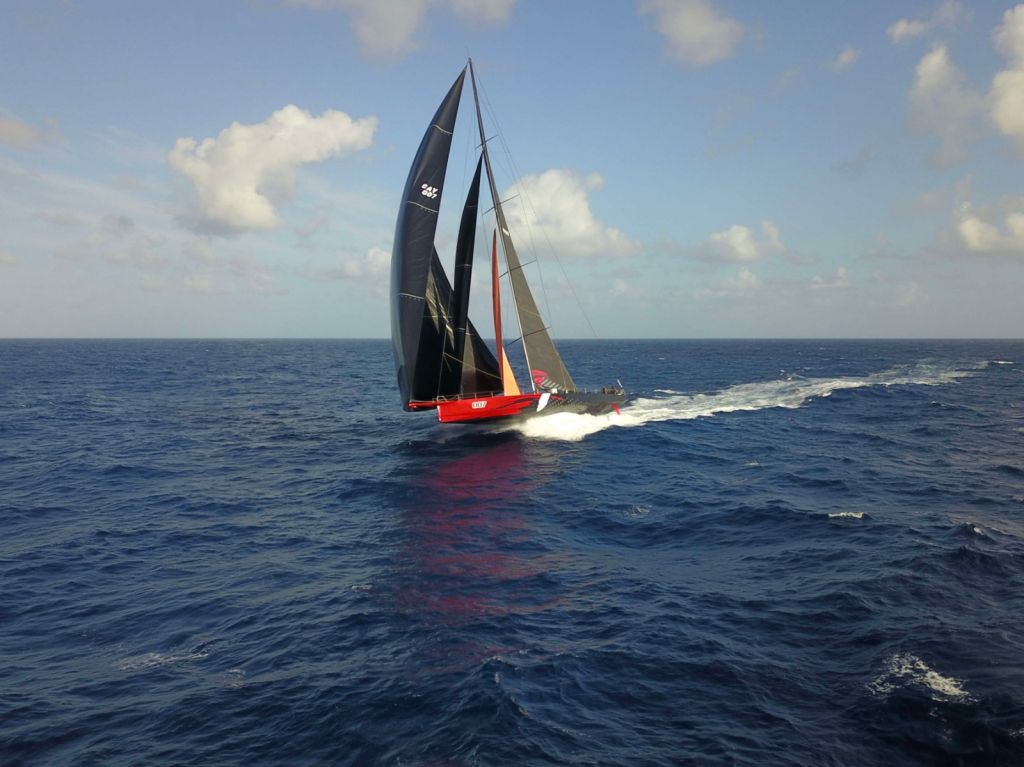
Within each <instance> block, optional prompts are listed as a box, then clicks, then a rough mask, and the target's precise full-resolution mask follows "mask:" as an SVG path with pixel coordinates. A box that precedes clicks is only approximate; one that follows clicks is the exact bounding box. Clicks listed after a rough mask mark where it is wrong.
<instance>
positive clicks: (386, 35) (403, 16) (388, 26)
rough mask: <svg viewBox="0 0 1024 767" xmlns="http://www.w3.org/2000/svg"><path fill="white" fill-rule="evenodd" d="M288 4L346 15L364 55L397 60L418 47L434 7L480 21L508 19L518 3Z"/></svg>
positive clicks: (335, 0)
mask: <svg viewBox="0 0 1024 767" xmlns="http://www.w3.org/2000/svg"><path fill="white" fill-rule="evenodd" d="M286 2H287V4H288V5H291V6H295V7H304V8H312V9H315V10H336V11H342V12H344V13H346V14H347V15H348V17H349V19H350V21H351V24H352V30H353V32H355V35H356V39H358V40H359V43H360V45H361V46H362V48H363V52H364V53H366V54H367V55H370V56H375V57H379V58H393V57H396V56H400V55H401V54H403V53H407V52H409V51H410V50H413V49H415V48H416V40H415V38H416V33H417V32H418V31H419V29H420V27H421V26H422V25H423V19H424V18H425V17H426V14H427V11H428V10H429V9H431V8H447V9H448V10H450V11H452V12H453V13H455V14H456V15H457V16H459V17H461V18H464V19H467V20H471V21H479V22H489V23H501V22H504V21H507V20H508V17H509V15H510V14H511V12H512V7H513V6H514V5H515V3H516V0H286Z"/></svg>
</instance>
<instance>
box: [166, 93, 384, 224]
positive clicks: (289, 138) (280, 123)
mask: <svg viewBox="0 0 1024 767" xmlns="http://www.w3.org/2000/svg"><path fill="white" fill-rule="evenodd" d="M376 128H377V118H376V117H365V118H363V119H361V120H353V119H352V118H351V117H349V116H348V115H347V114H345V113H344V112H338V111H335V110H327V111H326V112H324V113H323V114H322V115H321V116H319V117H313V116H312V115H311V114H310V113H309V112H307V111H305V110H303V109H299V108H298V107H297V106H293V105H288V106H286V107H284V108H283V109H279V110H278V111H276V112H274V113H273V114H272V115H271V116H270V117H269V118H267V119H266V120H265V121H264V122H261V123H257V124H255V125H242V124H241V123H237V122H236V123H232V124H231V126H230V127H228V128H225V129H224V130H222V131H221V132H220V133H219V134H218V135H217V137H216V138H207V139H203V141H201V142H198V143H197V142H196V140H195V139H193V138H180V139H178V140H177V142H175V144H174V148H173V149H172V150H171V152H170V154H169V155H168V158H167V159H168V162H169V163H170V166H171V167H172V168H173V169H174V170H176V171H178V172H179V173H181V174H182V175H183V176H184V177H185V178H186V179H188V181H189V182H191V185H192V189H193V191H194V193H195V202H196V209H195V211H194V214H195V218H196V219H197V221H198V223H199V225H200V228H203V227H205V228H209V229H213V230H218V229H219V230H236V231H237V230H245V229H271V228H273V227H275V226H277V224H278V215H277V209H276V203H278V202H281V201H283V200H285V199H287V198H288V197H289V196H290V195H291V192H292V190H293V188H294V185H295V171H296V168H298V166H299V165H302V164H304V163H313V162H321V161H323V160H327V159H329V158H332V157H339V156H342V155H345V154H348V153H351V152H357V151H360V150H363V149H366V148H367V147H369V146H370V144H371V142H372V141H373V134H374V131H375V130H376Z"/></svg>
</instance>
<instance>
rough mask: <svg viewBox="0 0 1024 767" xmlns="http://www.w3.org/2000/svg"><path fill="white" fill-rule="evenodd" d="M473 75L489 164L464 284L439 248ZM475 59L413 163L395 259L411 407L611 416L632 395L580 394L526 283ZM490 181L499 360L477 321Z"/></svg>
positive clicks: (502, 415) (461, 264)
mask: <svg viewBox="0 0 1024 767" xmlns="http://www.w3.org/2000/svg"><path fill="white" fill-rule="evenodd" d="M467 71H468V72H469V76H470V82H471V84H472V91H473V103H474V106H475V108H476V124H477V128H478V130H479V133H480V158H479V160H478V161H477V164H476V172H475V173H474V175H473V180H472V183H470V185H469V190H468V193H467V196H466V200H465V203H464V205H463V208H462V218H461V221H460V225H459V234H458V239H457V241H456V245H455V268H454V276H455V279H454V284H453V282H452V281H450V280H449V279H448V275H447V274H446V273H445V270H444V267H443V266H442V264H441V259H440V257H439V256H438V253H437V248H436V246H435V244H434V235H435V232H436V230H437V219H438V213H439V211H440V209H441V199H442V196H443V194H444V189H445V172H446V171H447V167H448V156H449V154H450V152H451V144H452V134H453V132H454V130H455V118H456V116H457V114H458V110H459V102H460V101H461V98H462V87H463V83H464V81H465V79H466V72H467ZM487 144H488V139H487V137H486V136H485V134H484V125H483V118H482V115H481V111H480V98H479V95H478V92H477V83H476V74H475V72H474V71H473V60H472V59H470V60H469V62H468V63H467V65H466V66H465V67H464V68H463V70H462V72H461V73H460V74H459V76H458V77H457V78H456V80H455V82H454V83H453V84H452V86H451V88H450V89H449V90H448V93H447V95H446V96H445V97H444V100H443V101H442V102H441V105H440V106H439V107H438V108H437V112H436V113H435V114H434V118H433V119H432V120H431V121H430V125H429V126H428V127H427V131H426V133H425V134H424V136H423V140H422V141H421V142H420V146H419V150H418V151H417V152H416V157H415V159H414V160H413V163H412V168H411V169H410V170H409V177H408V179H407V180H406V182H405V191H404V194H403V197H402V203H401V207H400V208H399V210H398V221H397V223H396V224H395V240H394V249H393V251H392V256H391V342H392V346H393V349H394V354H395V370H396V373H397V376H398V389H399V392H400V394H401V398H402V407H403V408H404V409H405V410H409V411H418V410H436V411H437V417H438V420H439V421H441V422H442V423H453V422H464V421H485V420H493V419H510V418H511V419H515V418H529V417H534V416H538V415H549V414H552V413H559V412H571V413H589V414H603V413H610V412H612V411H618V409H619V405H621V404H622V403H623V402H625V400H626V393H625V391H623V389H622V386H621V385H618V384H616V385H615V386H605V387H602V388H600V389H597V390H595V391H588V390H586V389H580V388H578V387H577V386H576V383H575V382H574V381H573V378H572V376H571V375H570V374H569V370H568V368H567V367H566V366H565V362H564V361H563V360H562V357H561V355H559V353H558V350H557V349H556V348H555V344H554V342H553V341H552V339H551V335H550V333H549V332H548V326H547V325H546V324H545V322H544V319H543V317H541V314H540V311H539V309H538V308H537V302H536V301H535V300H534V297H533V293H532V292H531V290H530V285H529V283H528V282H527V281H526V275H525V274H524V272H523V265H522V263H521V262H520V259H519V254H518V252H517V250H516V247H515V244H514V242H513V239H512V234H511V232H510V231H509V225H508V221H507V219H506V217H505V212H504V209H503V207H502V200H501V198H500V197H499V196H498V191H497V186H496V184H495V181H494V172H493V170H492V168H491V158H490V153H489V151H488V146H487ZM481 172H483V175H484V176H486V180H487V187H488V190H489V192H490V197H491V201H492V204H493V205H492V209H493V212H494V218H495V223H496V229H495V231H494V232H493V234H492V237H491V254H490V255H491V258H490V261H491V263H490V267H491V304H492V307H493V315H494V334H495V351H494V352H492V351H491V349H490V348H489V347H488V345H487V344H486V343H485V342H484V340H483V338H481V336H480V334H479V332H478V331H477V329H476V326H475V325H474V324H473V322H472V321H471V320H470V319H469V294H470V282H471V276H472V270H473V255H474V253H473V251H474V248H475V242H476V226H477V217H478V214H477V212H478V208H479V197H480V184H481ZM499 244H500V246H501V247H500V250H501V252H502V254H503V256H504V259H503V261H504V267H505V274H506V275H507V279H508V282H509V285H510V288H511V291H510V292H511V296H512V300H513V303H514V304H515V314H516V317H517V319H518V325H519V331H520V336H519V339H518V341H519V342H520V343H521V344H522V347H523V355H524V357H525V360H526V366H527V370H528V375H527V376H526V379H525V380H526V381H527V382H528V385H527V386H522V385H520V383H519V380H521V379H518V378H517V377H516V374H515V372H514V371H513V369H512V365H511V364H510V362H509V359H508V355H507V354H506V352H505V348H506V347H505V340H504V339H503V336H502V325H501V316H502V315H501V292H500V289H499V286H500V278H501V277H502V276H504V275H502V274H500V273H499V259H498V251H499Z"/></svg>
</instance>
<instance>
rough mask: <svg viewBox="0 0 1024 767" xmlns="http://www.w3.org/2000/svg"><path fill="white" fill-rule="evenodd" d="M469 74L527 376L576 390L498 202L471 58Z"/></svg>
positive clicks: (542, 384) (543, 385)
mask: <svg viewBox="0 0 1024 767" xmlns="http://www.w3.org/2000/svg"><path fill="white" fill-rule="evenodd" d="M469 74H470V78H471V80H472V83H473V101H474V103H475V104H476V118H477V126H478V127H479V129H480V143H481V145H482V147H483V161H484V168H485V169H486V171H487V183H488V186H489V187H490V191H491V199H492V200H494V215H495V218H496V219H497V223H498V236H499V237H500V238H501V242H502V247H503V249H504V253H505V262H506V263H507V264H508V277H509V283H510V284H511V286H512V296H513V298H514V300H515V305H516V312H517V314H518V315H519V327H520V330H521V332H522V334H523V348H524V349H525V351H526V362H527V364H528V365H529V368H530V379H531V381H532V383H533V386H534V389H543V390H553V389H558V390H559V391H575V390H576V384H575V383H574V382H573V380H572V376H570V375H569V371H568V370H567V369H566V367H565V363H564V362H562V357H561V355H559V353H558V349H556V348H555V344H554V342H553V341H552V340H551V335H550V334H549V333H548V327H547V325H546V324H545V322H544V318H543V317H541V314H540V310H539V309H538V308H537V302H536V301H535V300H534V298H533V293H532V292H531V291H530V285H529V283H528V282H527V281H526V275H525V274H524V273H523V266H522V263H521V262H520V261H519V254H518V253H517V252H516V247H515V245H514V244H513V242H512V235H511V234H510V232H509V229H508V223H507V222H506V220H505V212H504V210H503V209H502V206H501V199H500V198H499V197H498V189H497V185H496V184H495V182H494V172H493V170H492V169H491V157H490V153H489V152H488V151H487V138H486V136H485V134H484V125H483V116H482V115H481V113H480V98H479V96H478V95H477V89H476V75H475V73H474V72H473V62H472V60H470V62H469Z"/></svg>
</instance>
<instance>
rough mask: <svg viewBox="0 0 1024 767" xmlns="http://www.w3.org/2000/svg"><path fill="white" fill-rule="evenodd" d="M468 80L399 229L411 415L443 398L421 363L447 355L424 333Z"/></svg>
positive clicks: (394, 325) (396, 307) (395, 294)
mask: <svg viewBox="0 0 1024 767" xmlns="http://www.w3.org/2000/svg"><path fill="white" fill-rule="evenodd" d="M465 76H466V71H465V69H463V71H462V72H461V73H460V74H459V76H458V78H457V79H456V80H455V83H454V84H453V85H452V87H451V89H450V90H449V91H448V95H447V96H445V98H444V101H442V102H441V105H440V106H439V107H438V108H437V112H436V114H435V115H434V119H433V120H431V122H430V127H428V128H427V132H426V133H425V134H424V136H423V140H422V141H421V142H420V147H419V150H418V151H417V152H416V159H415V160H414V161H413V164H412V168H411V169H410V170H409V176H408V178H407V179H406V182H405V191H404V193H403V197H402V205H401V208H399V211H398V221H397V222H396V224H395V244H394V249H393V251H392V254H391V344H392V348H393V350H394V355H395V372H396V374H397V376H398V388H399V391H400V392H401V396H402V406H403V407H405V408H406V409H407V410H408V409H410V408H409V402H410V401H413V400H430V399H434V398H435V397H436V395H437V384H438V378H437V376H436V375H435V376H434V377H433V379H432V380H431V379H430V376H429V375H428V374H427V372H426V371H425V370H421V366H420V365H419V360H420V357H421V356H422V357H425V358H428V357H436V359H437V364H438V365H439V364H440V360H441V357H442V354H443V348H442V347H440V346H438V344H439V342H441V341H443V339H444V337H445V335H446V334H445V333H440V334H439V335H438V337H437V338H428V339H423V338H422V334H423V329H424V327H428V326H429V323H427V322H426V321H425V319H424V317H425V313H426V308H427V296H428V283H429V282H431V280H430V276H431V272H432V263H433V262H434V261H435V260H436V254H435V253H434V234H435V231H436V230H437V213H438V210H439V209H440V206H441V195H442V190H443V189H444V178H445V172H446V171H447V168H448V155H449V152H450V150H451V144H452V131H453V130H454V129H455V117H456V115H457V114H458V109H459V98H460V97H461V95H462V83H463V80H464V79H465ZM422 341H426V342H427V343H421V342H422Z"/></svg>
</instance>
